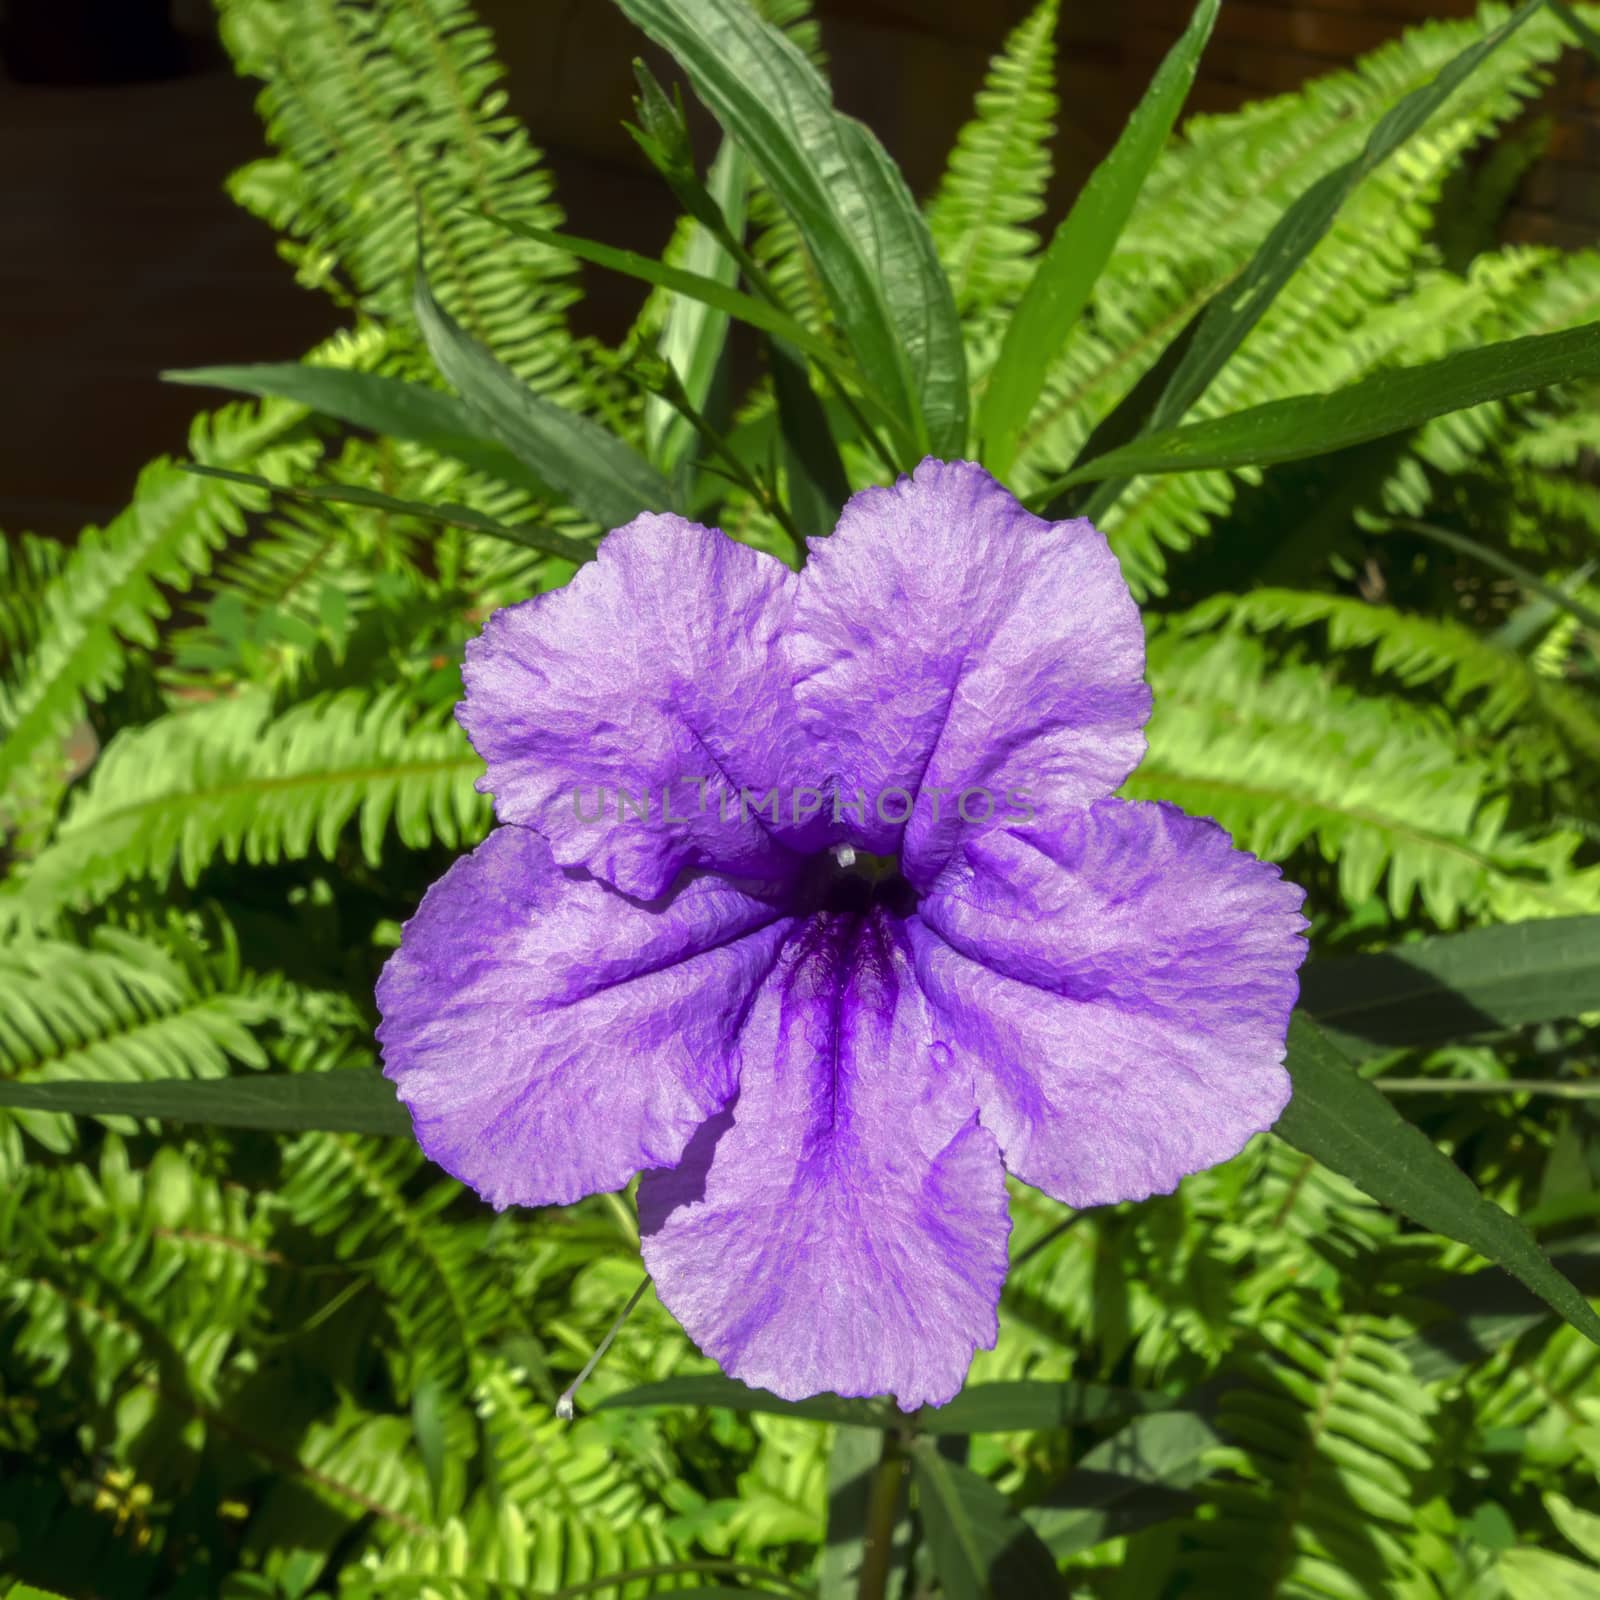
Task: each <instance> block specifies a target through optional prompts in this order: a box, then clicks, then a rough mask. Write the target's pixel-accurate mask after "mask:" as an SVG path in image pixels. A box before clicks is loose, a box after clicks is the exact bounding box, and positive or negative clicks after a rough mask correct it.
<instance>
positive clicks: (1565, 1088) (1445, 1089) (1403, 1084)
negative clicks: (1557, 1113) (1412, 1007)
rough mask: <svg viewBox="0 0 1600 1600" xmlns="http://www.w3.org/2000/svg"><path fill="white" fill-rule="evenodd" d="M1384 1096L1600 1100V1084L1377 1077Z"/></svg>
mask: <svg viewBox="0 0 1600 1600" xmlns="http://www.w3.org/2000/svg"><path fill="white" fill-rule="evenodd" d="M1373 1081H1374V1082H1375V1083H1376V1084H1377V1085H1378V1087H1379V1088H1380V1089H1382V1090H1383V1092H1384V1093H1385V1094H1543V1095H1549V1096H1551V1097H1552V1098H1554V1099H1557V1100H1600V1082H1595V1083H1548V1082H1545V1081H1543V1080H1541V1079H1539V1078H1376V1079H1374V1080H1373Z"/></svg>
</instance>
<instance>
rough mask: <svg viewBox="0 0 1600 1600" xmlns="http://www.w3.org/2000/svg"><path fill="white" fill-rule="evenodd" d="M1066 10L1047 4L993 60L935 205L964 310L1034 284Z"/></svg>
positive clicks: (1053, 0) (933, 221)
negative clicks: (1032, 264) (1061, 17)
mask: <svg viewBox="0 0 1600 1600" xmlns="http://www.w3.org/2000/svg"><path fill="white" fill-rule="evenodd" d="M1058 9H1059V7H1058V0H1041V3H1040V4H1039V5H1038V7H1037V8H1036V9H1035V10H1034V11H1033V12H1032V13H1031V14H1030V15H1029V16H1028V17H1027V18H1026V19H1025V20H1024V21H1023V22H1022V23H1020V24H1019V25H1018V26H1017V27H1016V28H1015V29H1014V30H1013V32H1012V33H1011V35H1010V37H1009V38H1008V39H1007V40H1006V42H1005V45H1004V47H1003V48H1002V49H1001V51H1000V53H999V54H998V55H997V56H995V58H994V59H993V60H992V61H991V62H990V64H989V70H988V72H987V73H986V74H985V76H984V80H983V87H982V88H981V89H980V90H979V92H978V99H977V104H976V107H975V114H974V116H973V119H972V120H971V121H970V122H968V123H967V124H966V126H965V127H963V128H962V129H961V131H960V133H959V134H957V136H956V144H955V148H954V150H952V151H951V153H950V161H949V165H948V167H947V169H946V171H945V175H944V177H943V179H942V180H941V182H940V184H939V189H938V192H937V193H936V194H935V196H934V198H933V200H932V202H931V204H930V205H929V208H928V228H929V231H930V232H931V233H932V234H933V242H934V246H935V247H936V249H937V250H938V252H939V259H940V261H941V262H942V263H943V264H944V269H945V272H946V274H947V275H948V276H949V279H950V286H951V288H952V289H953V290H954V291H955V299H956V306H957V309H958V310H960V311H962V312H970V311H973V310H975V309H988V308H991V307H994V306H996V305H1000V304H1008V303H1010V302H1011V301H1013V300H1015V298H1016V297H1017V295H1019V294H1020V293H1021V291H1022V289H1023V288H1024V287H1025V286H1026V284H1027V281H1028V276H1029V267H1028V263H1027V261H1026V259H1025V258H1026V257H1027V256H1029V255H1030V254H1032V252H1033V251H1034V250H1036V249H1037V248H1038V244H1039V239H1038V235H1037V234H1036V233H1035V232H1034V231H1033V229H1032V228H1031V227H1030V226H1029V224H1030V223H1031V222H1033V220H1034V219H1035V218H1036V217H1037V216H1038V215H1039V213H1040V212H1041V211H1042V210H1043V209H1044V191H1045V185H1046V184H1047V183H1048V182H1049V181H1050V143H1049V142H1050V137H1051V135H1052V134H1053V133H1054V131H1055V125H1054V121H1053V119H1054V117H1055V112H1056V96H1055V32H1056V18H1057V15H1058Z"/></svg>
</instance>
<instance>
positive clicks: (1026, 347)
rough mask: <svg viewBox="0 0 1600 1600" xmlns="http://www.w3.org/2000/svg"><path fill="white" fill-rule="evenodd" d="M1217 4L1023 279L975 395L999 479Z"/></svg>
mask: <svg viewBox="0 0 1600 1600" xmlns="http://www.w3.org/2000/svg"><path fill="white" fill-rule="evenodd" d="M1217 6H1218V0H1200V3H1199V4H1198V5H1197V6H1196V7H1195V10H1194V15H1193V17H1192V18H1190V21H1189V26H1188V27H1187V28H1186V29H1185V30H1184V33H1183V36H1182V37H1181V38H1180V39H1179V40H1178V42H1177V43H1176V44H1175V45H1173V47H1172V49H1171V50H1169V51H1168V52H1167V55H1166V59H1165V60H1164V61H1163V62H1162V63H1161V66H1160V68H1159V69H1158V70H1157V72H1156V75H1155V77H1154V78H1153V79H1152V80H1151V82H1150V87H1149V88H1148V89H1146V90H1145V93H1144V98H1143V99H1142V100H1141V101H1140V102H1139V104H1138V106H1137V107H1136V108H1135V110H1134V113H1133V115H1132V116H1131V117H1130V118H1129V119H1128V122H1127V124H1126V125H1125V126H1124V128H1123V130H1122V135H1121V137H1120V138H1119V139H1118V140H1117V143H1116V147H1115V148H1114V149H1113V150H1112V152H1111V154H1110V155H1108V156H1107V157H1106V158H1105V160H1104V161H1102V162H1101V163H1100V165H1099V166H1098V167H1097V168H1096V169H1095V171H1094V175H1093V176H1092V177H1091V178H1090V179H1089V181H1088V183H1087V184H1085V185H1084V188H1083V191H1082V193H1081V194H1079V196H1078V198H1077V200H1076V201H1075V202H1074V203H1073V207H1072V210H1071V211H1070V212H1069V213H1068V214H1067V219H1066V221H1065V222H1063V223H1062V224H1061V226H1060V227H1059V228H1057V229H1056V231H1055V236H1054V237H1053V238H1052V239H1051V241H1050V246H1049V248H1048V249H1047V250H1046V251H1045V254H1044V257H1043V259H1042V260H1041V261H1040V262H1039V265H1038V268H1037V269H1036V271H1035V272H1034V274H1033V277H1032V278H1031V279H1030V280H1029V283H1028V287H1027V290H1026V292H1025V293H1024V294H1023V296H1022V301H1021V303H1020V304H1019V305H1018V306H1017V310H1016V315H1015V316H1013V317H1012V319H1011V323H1010V326H1009V327H1008V328H1007V329H1006V336H1005V342H1004V343H1003V344H1002V345H1001V347H1000V356H999V359H998V360H997V361H996V362H995V366H994V371H993V373H992V374H991V375H990V378H989V387H988V391H987V393H986V394H985V396H984V402H983V411H982V416H981V420H980V425H979V436H980V438H981V439H982V441H983V446H982V454H983V459H984V462H985V464H986V465H987V466H988V467H989V469H990V470H991V471H992V472H994V473H995V474H996V475H997V476H999V477H1002V478H1003V477H1004V476H1005V475H1006V474H1007V473H1008V472H1009V471H1010V469H1011V463H1012V462H1013V460H1014V459H1015V458H1016V453H1017V439H1018V437H1019V435H1020V434H1021V432H1022V429H1023V427H1024V426H1025V425H1026V423H1027V420H1028V416H1029V414H1030V413H1031V412H1032V410H1033V408H1034V406H1035V405H1036V404H1037V403H1038V399H1039V395H1040V393H1041V392H1042V391H1043V389H1044V382H1045V375H1046V374H1047V373H1048V371H1049V369H1050V363H1051V361H1052V360H1053V359H1054V357H1055V354H1056V352H1057V351H1058V350H1059V349H1060V348H1061V344H1062V341H1063V340H1065V339H1066V337H1067V335H1068V334H1069V333H1070V332H1071V331H1072V328H1073V325H1074V324H1075V323H1076V322H1077V321H1078V319H1079V318H1080V317H1081V316H1082V315H1083V312H1084V308H1085V307H1086V306H1087V305H1088V304H1089V297H1090V295H1091V294H1092V293H1093V291H1094V286H1095V284H1096V282H1097V281H1098V280H1099V277H1100V273H1101V271H1102V269H1103V268H1104V267H1105V264H1106V262H1107V261H1109V260H1110V259H1111V252H1112V250H1113V249H1114V248H1115V246H1116V243H1117V240H1118V239H1119V238H1120V237H1121V235H1122V230H1123V227H1124V225H1125V224H1126V223H1127V220H1128V217H1129V215H1130V214H1131V213H1132V211H1133V206H1134V202H1135V201H1136V200H1137V199H1138V197H1139V191H1140V189H1141V188H1142V187H1143V186H1144V180H1145V177H1146V175H1147V174H1148V173H1149V171H1150V168H1151V167H1152V166H1153V165H1154V164H1155V159H1156V157H1157V156H1158V155H1159V154H1160V153H1161V148H1162V146H1163V145H1164V144H1165V143H1166V142H1167V137H1168V135H1169V134H1170V133H1171V132H1172V125H1173V123H1174V122H1175V121H1176V120H1177V116H1178V112H1179V111H1180V110H1181V109H1182V107H1183V102H1184V100H1185V99H1186V98H1187V96H1188V93H1189V87H1190V85H1191V84H1192V83H1193V82H1194V75H1195V69H1196V67H1197V66H1198V65H1199V61H1200V52H1201V51H1202V50H1204V48H1205V45H1206V41H1207V39H1209V38H1210V37H1211V28H1212V25H1213V24H1214V23H1215V22H1216V20H1217Z"/></svg>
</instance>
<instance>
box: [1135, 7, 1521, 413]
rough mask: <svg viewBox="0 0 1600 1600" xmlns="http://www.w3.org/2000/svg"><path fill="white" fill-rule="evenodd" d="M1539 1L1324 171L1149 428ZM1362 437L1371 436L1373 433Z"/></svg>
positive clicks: (1201, 381)
mask: <svg viewBox="0 0 1600 1600" xmlns="http://www.w3.org/2000/svg"><path fill="white" fill-rule="evenodd" d="M1543 3H1544V0H1527V3H1526V4H1525V5H1522V6H1520V7H1519V8H1518V9H1517V10H1516V11H1514V12H1513V13H1512V14H1511V15H1510V16H1509V17H1507V18H1506V20H1505V21H1504V22H1502V23H1501V24H1500V26H1499V27H1497V28H1491V29H1490V30H1488V31H1487V32H1486V33H1484V34H1483V35H1482V36H1481V37H1480V38H1478V39H1476V40H1474V41H1473V43H1472V44H1470V45H1468V46H1467V48H1466V49H1465V50H1463V51H1462V52H1461V53H1460V54H1459V55H1458V56H1456V57H1455V58H1454V59H1453V60H1452V61H1450V62H1448V63H1446V65H1445V67H1444V68H1443V70H1442V71H1441V72H1440V73H1439V75H1438V76H1437V77H1436V78H1434V79H1433V80H1432V82H1430V83H1426V84H1424V85H1423V86H1422V87H1421V88H1420V89H1413V90H1412V91H1411V93H1410V94H1408V95H1407V96H1406V97H1405V98H1404V99H1403V100H1401V101H1399V103H1398V104H1396V105H1393V106H1391V107H1390V108H1389V110H1388V111H1387V112H1386V113H1385V114H1384V116H1383V118H1382V119H1381V120H1380V121H1379V123H1378V125H1377V126H1376V127H1375V128H1374V129H1373V130H1372V133H1371V134H1370V135H1369V136H1368V139H1367V142H1366V144H1365V146H1364V147H1363V148H1362V151H1361V154H1360V155H1358V156H1357V157H1356V158H1355V159H1354V160H1352V161H1347V162H1346V163H1345V164H1344V165H1343V166H1342V167H1337V168H1335V170H1334V171H1332V172H1329V173H1326V174H1324V175H1323V176H1322V177H1321V178H1319V179H1318V180H1317V181H1316V182H1315V183H1314V184H1312V185H1311V187H1310V188H1309V189H1307V190H1306V191H1305V193H1304V194H1302V195H1301V196H1300V198H1299V199H1298V200H1296V201H1295V202H1294V204H1293V205H1292V206H1290V207H1289V209H1288V210H1287V211H1285V212H1284V214H1283V215H1282V216H1281V217H1280V218H1279V219H1278V222H1277V224H1276V225H1275V226H1274V228H1273V229H1272V231H1271V233H1269V234H1268V235H1267V237H1266V238H1265V239H1264V240H1263V241H1262V243H1261V247H1260V248H1259V249H1258V250H1257V251H1256V253H1255V255H1254V257H1252V259H1251V261H1250V264H1249V266H1247V267H1246V268H1245V270H1244V272H1243V273H1242V274H1241V275H1240V276H1239V278H1238V279H1237V280H1236V281H1235V282H1233V283H1231V284H1229V285H1228V287H1227V288H1225V289H1223V290H1222V291H1221V293H1219V294H1218V295H1217V296H1216V297H1215V298H1214V299H1213V300H1212V302H1211V304H1210V306H1209V307H1208V308H1207V310H1206V313H1205V320H1204V321H1203V322H1202V324H1201V327H1200V330H1199V332H1198V334H1197V335H1196V336H1195V340H1194V343H1193V344H1192V345H1190V347H1189V351H1188V354H1187V356H1186V357H1185V358H1184V361H1183V363H1182V364H1181V365H1180V366H1179V368H1178V370H1177V372H1175V373H1174V374H1173V377H1172V382H1171V383H1170V384H1169V385H1168V387H1167V392H1166V394H1165V395H1164V396H1163V397H1162V400H1161V403H1160V404H1159V405H1158V406H1157V407H1156V411H1155V415H1154V418H1153V423H1154V426H1155V427H1157V428H1163V427H1165V426H1167V425H1168V424H1170V423H1173V422H1176V421H1177V420H1178V418H1179V417H1181V416H1182V415H1183V414H1184V412H1186V411H1187V410H1188V409H1189V407H1190V406H1191V405H1193V404H1194V402H1195V401H1196V400H1197V399H1199V397H1200V396H1201V395H1202V394H1203V393H1204V392H1205V391H1206V389H1207V388H1208V387H1209V385H1210V383H1211V380H1212V379H1213V378H1214V377H1216V375H1217V373H1219V372H1220V371H1221V370H1222V368H1223V366H1224V365H1225V364H1226V363H1227V361H1228V360H1229V358H1230V357H1231V356H1232V355H1233V352H1234V351H1235V350H1237V349H1238V348H1239V346H1240V344H1242V343H1243V342H1244V338H1245V336H1246V335H1247V334H1248V333H1249V332H1250V330H1251V329H1252V328H1253V327H1255V325H1256V323H1257V322H1259V321H1260V320H1261V318H1262V316H1263V315H1264V314H1265V313H1266V310H1267V308H1268V307H1269V306H1270V305H1271V304H1272V302H1273V301H1274V300H1275V299H1276V298H1277V295H1278V291H1279V290H1280V289H1282V288H1283V286H1284V284H1286V283H1287V282H1288V281H1289V279H1290V278H1291V277H1293V276H1294V273H1295V271H1296V269H1297V268H1298V267H1299V265H1300V263H1301V262H1302V261H1304V260H1305V258H1306V257H1307V256H1308V255H1309V254H1310V253H1311V251H1312V250H1313V249H1314V248H1315V246H1316V244H1317V242H1318V241H1319V240H1320V239H1321V238H1322V236H1323V235H1324V234H1325V233H1326V232H1327V231H1328V229H1329V228H1330V227H1331V226H1332V224H1333V219H1334V218H1335V217H1336V216H1337V215H1338V213H1339V208H1340V207H1341V206H1342V205H1343V204H1344V202H1345V200H1346V199H1347V198H1348V197H1349V195H1350V194H1351V192H1352V191H1353V190H1354V189H1355V187H1356V185H1357V184H1359V183H1360V182H1361V181H1362V179H1363V178H1365V177H1367V176H1368V175H1369V174H1370V173H1372V172H1373V171H1374V170H1376V169H1377V168H1378V167H1379V166H1381V165H1382V164H1383V163H1384V162H1385V161H1387V160H1388V158H1389V157H1390V156H1391V155H1393V154H1394V152H1395V151H1396V150H1398V149H1399V148H1400V146H1401V145H1402V144H1404V143H1405V142H1406V140H1407V139H1409V138H1410V137H1411V136H1412V134H1414V133H1416V132H1417V130H1418V129H1419V128H1421V127H1422V125H1423V124H1424V123H1425V122H1426V121H1427V120H1428V118H1429V117H1431V116H1432V115H1433V113H1434V112H1435V111H1437V110H1438V109H1439V108H1440V107H1441V106H1442V105H1443V104H1444V103H1445V101H1447V100H1448V99H1449V98H1450V96H1451V95H1452V94H1454V93H1455V91H1456V89H1457V88H1458V87H1459V86H1460V85H1461V84H1462V83H1463V82H1464V81H1465V80H1466V79H1467V78H1468V77H1470V76H1471V75H1472V73H1473V72H1475V71H1476V70H1477V68H1478V66H1479V64H1480V63H1481V62H1482V61H1484V60H1485V59H1486V58H1487V57H1488V56H1489V55H1490V54H1491V53H1492V52H1493V51H1494V50H1496V49H1497V48H1498V47H1499V46H1500V45H1501V44H1502V43H1504V41H1505V40H1506V39H1507V38H1509V37H1510V36H1511V34H1512V33H1513V32H1515V31H1516V29H1518V28H1520V27H1521V26H1522V24H1523V23H1525V22H1526V21H1528V19H1529V18H1530V17H1532V16H1533V15H1534V13H1535V12H1536V11H1538V9H1539V7H1540V6H1541V5H1542V4H1543ZM1366 437H1368V438H1371V437H1373V436H1372V435H1371V434H1368V435H1366Z"/></svg>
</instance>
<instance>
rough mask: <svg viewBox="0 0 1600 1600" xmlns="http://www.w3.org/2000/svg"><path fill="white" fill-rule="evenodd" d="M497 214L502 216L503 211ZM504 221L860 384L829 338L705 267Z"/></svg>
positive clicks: (883, 409) (866, 395) (877, 402)
mask: <svg viewBox="0 0 1600 1600" xmlns="http://www.w3.org/2000/svg"><path fill="white" fill-rule="evenodd" d="M495 220H496V221H497V222H499V221H501V219H500V218H498V217H497V218H496V219H495ZM502 226H503V227H505V229H506V230H507V231H508V232H510V233H514V234H517V235H519V236H520V237H522V238H525V239H532V240H534V241H535V242H536V243H539V244H546V245H550V246H551V247H552V248H553V249H557V250H565V251H566V252H567V253H568V254H569V255H574V256H576V257H577V258H578V259H579V260H580V261H592V262H593V263H594V264H595V265H596V266H597V267H607V268H609V269H610V270H611V271H612V272H620V273H623V274H624V275H625V276H627V277H630V278H638V279H639V280H640V281H641V282H644V283H652V284H654V285H655V286H656V287H657V288H659V289H671V290H672V291H673V293H674V294H681V295H687V296H688V297H689V298H690V299H691V300H698V301H700V302H701V303H702V304H704V305H707V306H710V307H711V308H712V309H713V310H716V311H720V312H722V313H723V314H724V315H726V316H729V317H733V318H734V319H735V320H736V321H739V322H744V323H747V324H749V326H750V327H752V328H759V329H760V330H761V332H763V333H770V334H773V335H775V336H776V337H777V338H779V339H782V340H783V341H784V342H785V343H786V344H791V345H793V346H794V347H795V349H796V350H799V351H802V352H803V353H804V354H805V355H808V356H809V357H810V358H811V359H812V360H813V361H815V362H816V363H817V365H818V366H819V367H826V368H828V370H829V371H832V372H837V373H839V374H840V375H841V376H842V377H844V378H846V379H848V380H850V381H851V382H853V383H854V384H855V386H856V387H857V388H858V389H860V388H861V380H860V378H859V377H858V376H857V375H856V374H855V373H853V372H851V371H850V370H849V366H848V363H847V362H845V361H843V360H842V359H841V358H840V356H839V353H838V351H836V350H834V349H833V348H832V347H831V346H830V345H829V344H828V342H827V341H826V340H825V339H820V338H818V337H817V335H816V334H814V333H813V332H812V331H811V330H810V329H809V328H807V327H806V326H805V325H804V324H803V323H799V322H796V321H795V319H794V318H793V317H791V316H790V315H789V314H788V313H787V312H784V311H780V310H779V309H778V308H777V307H776V306H771V305H768V304H767V302H766V301H765V300H757V299H756V298H755V297H754V296H753V295H748V294H745V293H743V292H742V291H741V290H739V289H732V288H729V287H728V285H727V284H725V283H721V282H719V281H718V280H717V279H716V278H709V277H706V276H705V275H704V274H703V273H699V272H687V271H685V270H684V269H683V268H682V267H669V266H667V265H666V264H665V263H664V262H661V261H657V260H655V259H653V258H652V257H650V256H642V255H639V254H638V253H637V252H635V251H633V250H617V249H614V248H613V247H612V246H611V245H608V244H599V243H597V242H596V241H595V240H593V239H580V238H578V237H576V236H575V235H573V234H570V233H556V232H554V231H553V230H552V229H550V228H536V227H534V226H533V225H532V224H531V223H527V222H510V221H507V222H503V223H502ZM862 399H863V400H864V401H865V402H866V403H867V405H869V406H870V407H871V408H872V409H873V410H874V411H876V412H877V413H878V415H879V416H880V417H882V418H884V419H885V420H887V421H889V422H891V423H893V422H894V421H895V420H896V416H895V413H894V412H893V411H891V410H890V409H889V407H888V405H887V404H886V403H885V402H884V401H883V399H882V398H881V397H880V396H878V395H875V394H873V393H871V392H870V391H865V390H864V391H862Z"/></svg>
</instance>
